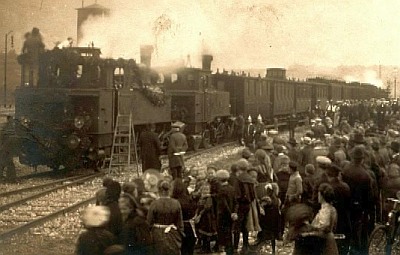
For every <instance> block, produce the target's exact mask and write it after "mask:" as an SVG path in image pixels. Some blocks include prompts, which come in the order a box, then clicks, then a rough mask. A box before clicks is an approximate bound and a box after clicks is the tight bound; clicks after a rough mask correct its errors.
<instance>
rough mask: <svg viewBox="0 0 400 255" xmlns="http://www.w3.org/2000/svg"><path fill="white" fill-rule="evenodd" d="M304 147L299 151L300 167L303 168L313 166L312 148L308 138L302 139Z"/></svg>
mask: <svg viewBox="0 0 400 255" xmlns="http://www.w3.org/2000/svg"><path fill="white" fill-rule="evenodd" d="M303 142H304V147H303V148H302V149H301V150H300V160H299V161H300V165H301V166H302V167H303V168H304V167H306V165H307V164H314V147H313V145H312V144H311V138H310V137H304V138H303Z"/></svg>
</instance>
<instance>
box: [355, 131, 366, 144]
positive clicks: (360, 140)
mask: <svg viewBox="0 0 400 255" xmlns="http://www.w3.org/2000/svg"><path fill="white" fill-rule="evenodd" d="M352 142H353V143H355V144H365V143H366V141H365V139H364V135H363V134H362V133H359V132H357V133H354V138H353V140H352Z"/></svg>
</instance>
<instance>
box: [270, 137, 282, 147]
mask: <svg viewBox="0 0 400 255" xmlns="http://www.w3.org/2000/svg"><path fill="white" fill-rule="evenodd" d="M272 143H275V144H281V145H284V144H285V140H283V139H282V138H281V137H279V136H276V137H274V139H272Z"/></svg>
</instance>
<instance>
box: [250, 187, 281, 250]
mask: <svg viewBox="0 0 400 255" xmlns="http://www.w3.org/2000/svg"><path fill="white" fill-rule="evenodd" d="M264 188H265V191H266V193H265V196H263V197H261V198H260V199H259V204H260V215H259V218H260V225H261V229H262V230H261V231H260V232H259V233H258V235H257V243H256V244H257V245H262V244H263V243H264V242H265V241H267V240H271V246H272V254H275V247H276V244H275V240H276V239H278V238H279V231H280V229H279V224H280V220H281V213H280V210H279V208H280V206H281V201H280V199H279V197H278V193H279V187H278V184H276V183H268V184H266V185H265V187H264Z"/></svg>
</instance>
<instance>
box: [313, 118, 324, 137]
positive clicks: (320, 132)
mask: <svg viewBox="0 0 400 255" xmlns="http://www.w3.org/2000/svg"><path fill="white" fill-rule="evenodd" d="M311 130H312V131H313V132H314V137H315V138H319V139H321V140H322V139H324V134H326V127H325V126H324V124H322V120H321V119H320V118H316V119H315V126H314V127H312V128H311Z"/></svg>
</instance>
